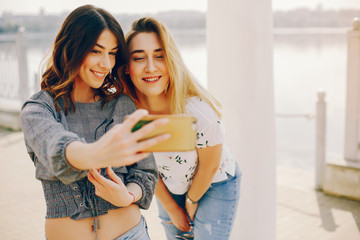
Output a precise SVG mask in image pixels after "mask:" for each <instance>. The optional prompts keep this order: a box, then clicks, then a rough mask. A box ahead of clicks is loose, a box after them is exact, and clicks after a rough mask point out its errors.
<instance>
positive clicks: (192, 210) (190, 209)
mask: <svg viewBox="0 0 360 240" xmlns="http://www.w3.org/2000/svg"><path fill="white" fill-rule="evenodd" d="M198 205H199V204H198V203H194V204H193V203H189V202H185V208H186V211H187V213H188V214H189V217H190V219H191V221H194V216H195V213H196V210H197V208H198Z"/></svg>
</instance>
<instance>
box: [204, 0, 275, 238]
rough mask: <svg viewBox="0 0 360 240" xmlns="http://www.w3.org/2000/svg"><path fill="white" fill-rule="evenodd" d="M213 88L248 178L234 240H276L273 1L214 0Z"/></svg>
mask: <svg viewBox="0 0 360 240" xmlns="http://www.w3.org/2000/svg"><path fill="white" fill-rule="evenodd" d="M207 14H208V15H207V38H206V41H207V47H208V49H207V53H208V88H209V90H210V91H211V92H212V93H214V94H215V96H216V97H217V98H218V99H219V100H220V101H221V102H222V104H223V107H224V108H223V113H224V122H225V127H226V129H227V132H228V138H227V139H228V144H229V146H230V147H231V149H232V151H233V154H234V156H235V158H236V160H237V161H238V162H239V165H240V168H241V171H242V173H243V175H242V183H241V196H240V206H239V209H238V212H237V220H236V222H235V226H234V229H233V234H232V239H233V240H275V235H276V156H275V155H276V153H275V152H276V151H275V114H274V93H273V52H272V51H273V32H272V26H273V20H272V19H273V15H272V6H271V0H222V1H219V0H208V11H207Z"/></svg>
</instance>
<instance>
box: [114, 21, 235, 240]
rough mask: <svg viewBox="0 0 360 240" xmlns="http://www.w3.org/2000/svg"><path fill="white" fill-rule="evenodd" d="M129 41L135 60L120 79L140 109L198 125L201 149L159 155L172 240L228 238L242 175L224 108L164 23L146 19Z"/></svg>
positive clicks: (163, 210)
mask: <svg viewBox="0 0 360 240" xmlns="http://www.w3.org/2000/svg"><path fill="white" fill-rule="evenodd" d="M125 39H126V44H127V47H128V50H129V53H130V60H129V63H128V66H127V67H126V68H125V69H123V71H122V72H121V73H120V74H121V78H122V79H123V81H124V83H125V92H126V93H127V94H129V95H130V97H131V98H132V99H133V100H134V101H135V103H136V105H137V107H138V108H143V109H146V110H148V111H149V112H150V113H152V114H181V113H189V114H191V115H193V116H194V117H196V119H197V123H198V126H197V127H198V130H197V131H198V133H197V148H196V150H194V151H189V152H165V153H164V152H155V153H154V156H155V161H156V164H157V167H158V170H159V172H160V179H159V182H158V184H157V186H156V189H155V195H156V198H157V200H158V201H157V202H158V208H159V216H160V218H161V219H162V224H163V225H164V228H165V232H166V236H167V239H179V238H181V239H192V237H194V239H196V240H211V239H214V240H222V239H224V240H225V239H229V237H230V233H231V229H232V226H233V222H234V218H235V214H236V208H237V205H238V200H239V191H240V176H241V174H240V171H239V168H238V166H237V164H236V162H235V161H234V159H233V158H232V156H231V153H230V151H229V149H228V148H227V147H226V145H225V143H224V140H225V133H224V129H223V126H222V123H221V114H220V104H219V103H218V102H217V101H216V99H215V98H214V97H212V96H211V94H210V93H209V92H208V91H206V90H205V89H204V88H203V87H201V85H199V83H198V82H197V81H196V80H195V78H194V77H193V75H192V74H191V73H190V72H189V70H188V69H187V67H186V66H185V64H184V62H183V60H182V58H181V56H180V53H179V50H178V48H177V46H176V43H175V41H174V39H173V37H172V36H171V34H170V32H169V30H168V29H167V27H166V26H165V25H164V24H163V23H161V22H160V21H158V20H157V19H154V18H141V19H139V20H137V21H135V22H134V23H133V24H132V27H131V30H130V32H129V33H128V34H127V35H126V38H125ZM184 233H186V234H184Z"/></svg>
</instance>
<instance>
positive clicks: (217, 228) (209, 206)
mask: <svg viewBox="0 0 360 240" xmlns="http://www.w3.org/2000/svg"><path fill="white" fill-rule="evenodd" d="M240 180H241V172H240V170H239V167H238V166H237V165H236V173H235V176H230V175H229V176H228V179H227V180H224V181H222V182H218V183H213V184H211V186H210V188H209V189H208V190H207V192H206V193H205V194H204V196H203V197H202V198H201V199H200V201H199V206H198V209H197V211H196V214H195V218H194V222H193V224H194V227H193V232H192V233H190V235H191V234H193V235H194V240H228V239H229V238H230V233H231V230H232V227H233V224H234V219H235V216H236V212H237V206H238V202H239V198H240ZM171 195H172V196H173V198H174V200H175V201H176V202H177V204H178V205H179V206H181V207H182V208H184V209H185V196H186V194H184V195H175V194H171ZM157 204H158V209H159V217H160V219H161V220H162V225H163V226H164V229H165V233H166V237H167V239H168V240H179V239H186V238H178V237H176V236H177V235H179V233H181V230H179V229H178V228H176V227H175V226H174V225H173V224H171V219H170V217H169V215H168V214H167V212H166V211H165V209H164V207H163V206H162V205H161V203H160V201H159V200H157ZM189 239H191V238H189Z"/></svg>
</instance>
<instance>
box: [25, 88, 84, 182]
mask: <svg viewBox="0 0 360 240" xmlns="http://www.w3.org/2000/svg"><path fill="white" fill-rule="evenodd" d="M20 123H21V128H22V131H23V133H24V138H25V145H26V148H27V151H28V153H29V155H30V157H31V159H32V160H33V162H34V164H35V167H36V178H38V179H44V180H60V181H62V182H63V183H64V184H70V183H72V182H74V181H77V180H80V179H81V178H84V177H85V176H86V174H87V171H83V170H79V169H76V168H74V167H72V166H71V165H70V164H69V162H68V161H67V160H66V157H65V149H66V147H67V145H68V144H69V143H71V142H73V141H82V142H84V141H85V140H84V139H81V138H80V137H79V136H77V135H76V134H75V133H73V132H69V131H66V129H65V127H64V125H63V123H61V121H60V119H59V117H58V112H56V109H55V107H54V106H53V101H52V98H51V97H50V95H49V94H48V93H46V92H44V91H40V92H39V93H37V94H35V95H34V96H33V97H32V98H30V99H29V100H28V101H26V102H25V103H24V105H23V107H22V110H21V113H20Z"/></svg>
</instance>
